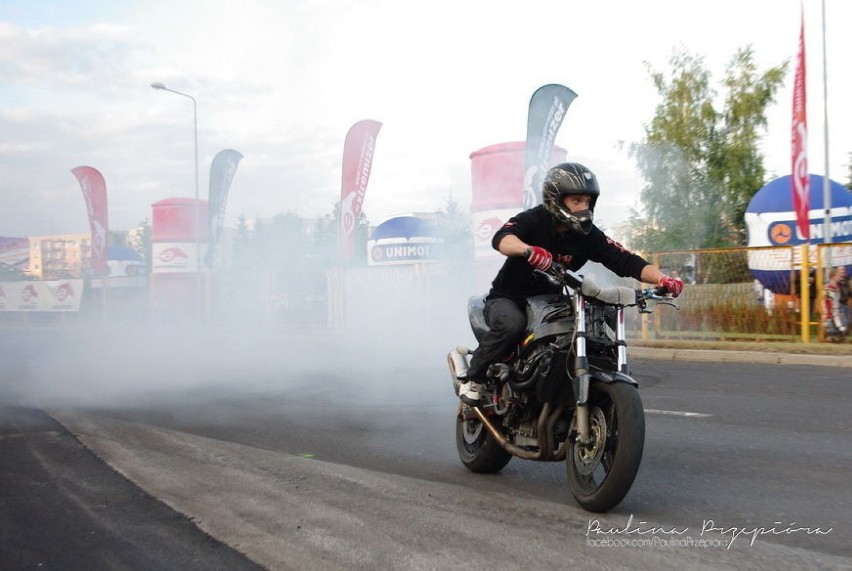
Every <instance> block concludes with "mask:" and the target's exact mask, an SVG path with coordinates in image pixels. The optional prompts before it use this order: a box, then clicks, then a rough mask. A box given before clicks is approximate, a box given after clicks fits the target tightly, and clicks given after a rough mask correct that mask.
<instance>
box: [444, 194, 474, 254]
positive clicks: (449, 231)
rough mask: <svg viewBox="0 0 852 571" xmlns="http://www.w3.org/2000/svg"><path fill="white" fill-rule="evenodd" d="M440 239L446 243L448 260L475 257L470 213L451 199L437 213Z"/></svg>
mask: <svg viewBox="0 0 852 571" xmlns="http://www.w3.org/2000/svg"><path fill="white" fill-rule="evenodd" d="M435 226H436V229H437V232H438V237H440V238H441V239H443V241H444V246H443V248H444V256H445V257H446V258H448V259H470V258H471V257H472V256H473V231H472V230H471V226H472V224H471V217H470V212H467V211H464V210H462V209H461V207H459V203H458V202H456V201H455V199H453V197H450V198H448V199H447V203H446V204H445V205H444V209H443V210H439V211H438V212H436V213H435Z"/></svg>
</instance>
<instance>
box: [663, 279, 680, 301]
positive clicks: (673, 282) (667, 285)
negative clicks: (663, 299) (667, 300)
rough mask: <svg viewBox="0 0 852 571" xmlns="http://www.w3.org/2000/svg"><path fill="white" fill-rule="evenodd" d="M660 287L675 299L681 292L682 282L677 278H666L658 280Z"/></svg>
mask: <svg viewBox="0 0 852 571" xmlns="http://www.w3.org/2000/svg"><path fill="white" fill-rule="evenodd" d="M660 287H661V288H663V289H664V290H666V293H670V294H672V297H677V296H679V295H680V292H682V291H683V282H682V281H680V280H679V279H677V278H671V277H669V276H666V277H664V278H663V279H661V280H660Z"/></svg>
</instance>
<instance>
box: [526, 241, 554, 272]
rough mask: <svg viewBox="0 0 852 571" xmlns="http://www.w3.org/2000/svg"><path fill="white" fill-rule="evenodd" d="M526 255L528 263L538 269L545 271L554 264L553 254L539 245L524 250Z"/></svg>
mask: <svg viewBox="0 0 852 571" xmlns="http://www.w3.org/2000/svg"><path fill="white" fill-rule="evenodd" d="M524 255H525V256H526V258H527V263H529V265H531V266H532V267H534V268H535V269H537V270H541V271H543V272H545V271H547V270H549V269H550V266H551V265H553V255H552V254H551V253H550V252H548V251H547V250H545V249H544V248H541V247H539V246H530V247H529V248H527V251H526V252H524Z"/></svg>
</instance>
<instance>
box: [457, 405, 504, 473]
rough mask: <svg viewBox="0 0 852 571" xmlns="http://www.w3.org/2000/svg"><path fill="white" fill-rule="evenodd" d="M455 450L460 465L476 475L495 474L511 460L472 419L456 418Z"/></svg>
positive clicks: (480, 425)
mask: <svg viewBox="0 0 852 571" xmlns="http://www.w3.org/2000/svg"><path fill="white" fill-rule="evenodd" d="M456 448H458V451H459V458H460V459H461V461H462V464H464V465H465V467H466V468H467V469H468V470H470V471H471V472H476V473H478V474H495V473H497V472H499V471H500V470H502V469H503V468H504V467H505V466H506V464H508V463H509V460H511V459H512V455H511V454H509V453H508V452H507V451H506V450H505V449H504V448H503V447H502V446H500V444H499V443H498V442H497V441H496V440H494V437H493V436H491V434H490V433H489V432H488V429H487V428H485V426H483V425H482V423H481V422H479V420H474V419H471V420H464V419H463V418H461V417H456Z"/></svg>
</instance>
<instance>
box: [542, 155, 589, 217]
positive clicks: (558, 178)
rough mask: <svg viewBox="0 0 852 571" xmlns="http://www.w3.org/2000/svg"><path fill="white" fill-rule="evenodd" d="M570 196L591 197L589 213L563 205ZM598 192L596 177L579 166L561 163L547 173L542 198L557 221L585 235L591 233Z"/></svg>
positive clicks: (577, 164)
mask: <svg viewBox="0 0 852 571" xmlns="http://www.w3.org/2000/svg"><path fill="white" fill-rule="evenodd" d="M569 194H585V195H588V196H590V197H591V201H590V203H589V210H587V211H585V210H584V211H582V212H574V213H572V212H571V211H569V210H568V209H567V208H565V206H564V205H563V204H562V198H563V197H565V196H566V195H569ZM600 194H601V190H600V187H598V179H597V178H596V177H595V174H594V173H593V172H592V171H590V170H589V169H588V168H586V167H584V166H583V165H581V164H580V163H562V164H558V165H556V166H555V167H553V168H551V169H550V170H549V171H547V176H546V177H545V178H544V184H543V185H542V189H541V195H542V199H543V202H544V207H545V208H546V209H547V211H548V212H550V213H551V214H552V215H553V217H554V218H556V220H557V221H559V222H562V223H563V224H567V225H568V226H569V227H570V228H571V229H573V230H576V231H578V232H581V233H583V234H588V233H589V231H590V230H591V229H592V213H593V212H594V210H595V204H596V203H597V201H598V196H600Z"/></svg>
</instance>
